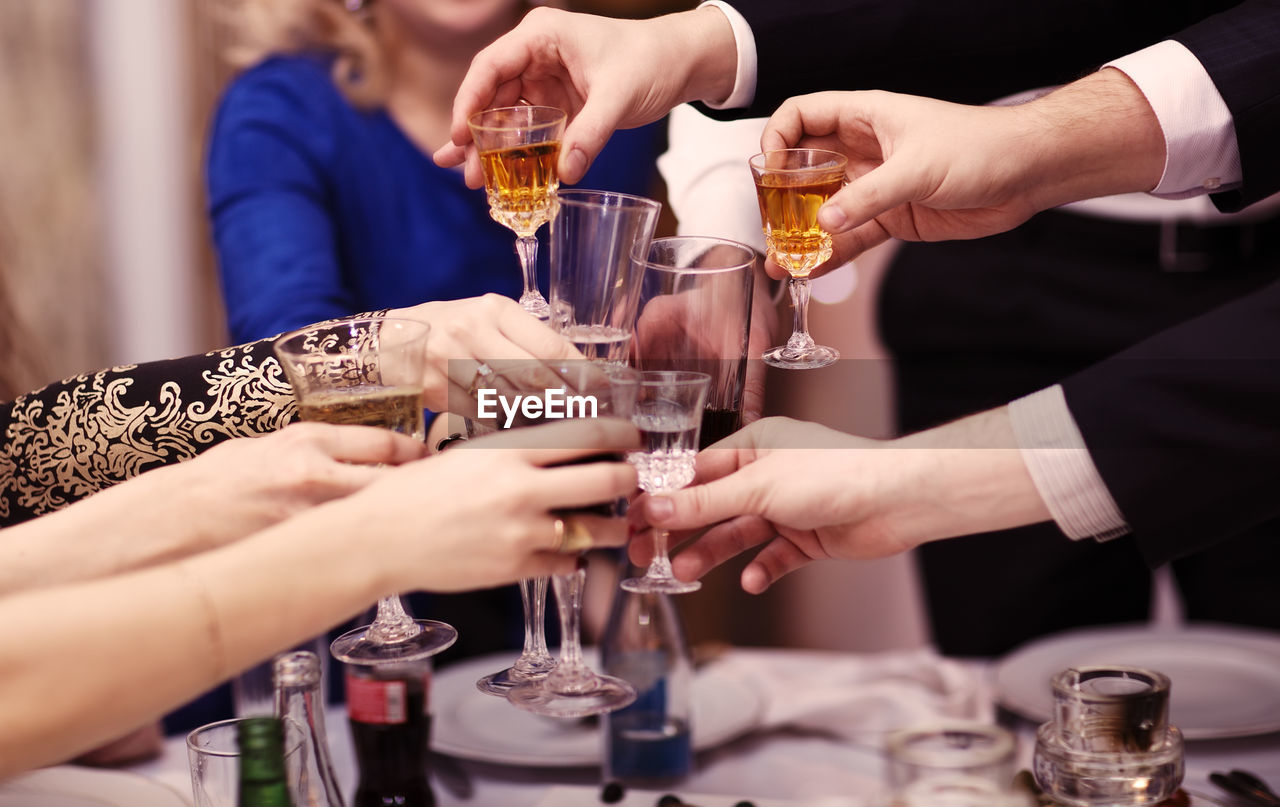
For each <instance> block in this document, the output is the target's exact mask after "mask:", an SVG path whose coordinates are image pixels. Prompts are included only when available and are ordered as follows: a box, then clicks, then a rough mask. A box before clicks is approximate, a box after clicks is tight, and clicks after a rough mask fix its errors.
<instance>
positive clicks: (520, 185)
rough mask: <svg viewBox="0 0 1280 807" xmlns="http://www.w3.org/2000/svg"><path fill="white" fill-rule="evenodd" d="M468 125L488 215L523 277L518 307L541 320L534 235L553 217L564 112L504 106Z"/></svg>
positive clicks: (543, 309) (547, 312) (544, 311)
mask: <svg viewBox="0 0 1280 807" xmlns="http://www.w3.org/2000/svg"><path fill="white" fill-rule="evenodd" d="M467 123H468V125H469V126H470V128H471V136H472V138H474V139H475V142H476V148H477V149H478V150H479V152H480V165H481V167H482V168H483V170H484V189H485V194H486V196H487V197H488V199H489V215H490V216H492V217H493V220H494V221H496V222H498V223H499V224H501V225H502V226H504V227H507V228H509V229H511V230H513V231H515V234H516V254H517V255H519V256H520V268H521V269H522V270H523V273H524V291H523V293H521V295H520V305H521V306H522V307H523V308H524V310H525V311H528V312H529V313H530V314H533V315H534V316H535V317H537V318H538V319H541V320H546V319H548V318H549V317H550V316H551V308H550V306H548V305H547V300H546V298H545V297H543V296H542V293H541V292H539V291H538V280H537V268H538V239H537V238H535V237H534V233H535V232H537V230H538V228H539V227H541V226H542V224H543V223H544V222H546V221H549V220H550V219H552V218H553V217H554V216H555V214H556V190H557V188H559V186H560V180H559V177H558V176H557V175H556V162H557V161H558V160H559V159H560V138H561V136H563V135H564V124H565V114H564V112H563V111H562V110H559V109H556V108H555V107H549V106H509V107H499V108H497V109H486V110H484V111H483V112H477V113H476V114H474V115H472V116H471V118H470V120H468V121H467Z"/></svg>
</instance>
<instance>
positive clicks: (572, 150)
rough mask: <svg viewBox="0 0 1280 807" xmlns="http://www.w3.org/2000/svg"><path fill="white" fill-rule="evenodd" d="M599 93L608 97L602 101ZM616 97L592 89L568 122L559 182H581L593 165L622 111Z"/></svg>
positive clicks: (567, 183)
mask: <svg viewBox="0 0 1280 807" xmlns="http://www.w3.org/2000/svg"><path fill="white" fill-rule="evenodd" d="M602 94H605V95H609V96H611V97H610V98H609V99H607V100H604V99H601V98H600V96H601V95H602ZM617 98H618V94H617V93H612V92H608V91H606V92H604V93H601V91H600V90H599V89H596V90H594V91H593V92H592V93H591V95H590V97H589V98H588V99H587V102H586V103H585V104H584V105H583V107H582V109H581V110H580V111H579V112H578V114H577V115H576V116H574V118H573V120H572V121H570V123H569V126H568V127H567V128H566V129H565V132H564V143H563V147H562V148H561V150H560V181H561V182H563V183H565V184H566V185H572V184H574V183H575V182H578V181H579V180H581V179H582V176H583V174H585V173H587V169H588V168H590V167H591V163H593V162H595V159H596V157H597V156H599V154H600V151H601V150H602V149H603V148H604V145H605V143H607V142H609V138H610V137H611V136H612V135H613V133H614V132H615V131H616V130H617V128H618V122H619V121H621V120H622V117H623V114H624V113H625V110H624V109H623V106H622V103H621V102H620V101H619V100H617Z"/></svg>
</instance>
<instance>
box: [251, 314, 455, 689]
mask: <svg viewBox="0 0 1280 807" xmlns="http://www.w3.org/2000/svg"><path fill="white" fill-rule="evenodd" d="M428 330H429V327H428V326H427V325H426V324H425V323H422V322H416V321H414V320H405V319H393V318H389V317H368V318H359V317H353V318H349V319H342V320H336V321H334V322H330V323H324V324H320V325H313V326H309V327H307V328H303V329H301V330H297V331H293V332H292V333H287V334H284V335H283V336H281V337H279V338H278V339H276V341H275V343H274V345H273V347H274V349H275V353H276V357H277V358H278V359H279V361H280V364H281V366H282V367H284V371H285V374H286V375H287V376H288V378H289V383H290V384H292V385H293V394H294V397H296V398H297V400H298V412H299V416H300V417H301V418H302V419H303V420H312V421H318V422H322V423H337V424H356V425H363V426H381V427H382V428H384V429H391V430H392V431H395V432H399V433H401V434H407V435H410V436H412V437H415V438H417V439H419V440H422V439H425V438H426V426H425V423H424V418H423V413H422V390H423V373H424V371H425V369H426V367H427V332H428ZM457 638H458V632H457V631H456V630H454V629H453V627H452V626H451V625H447V624H445V623H443V622H436V621H433V620H426V619H420V620H414V619H412V618H411V617H409V615H408V614H406V613H405V611H404V607H403V606H402V605H401V603H400V598H399V597H398V596H394V595H393V596H390V597H384V598H382V599H381V600H380V601H379V602H378V613H377V616H376V617H375V618H374V621H373V624H372V625H369V626H368V627H365V628H357V629H356V630H353V631H350V632H348V633H345V634H343V635H342V636H339V637H338V638H337V639H335V640H334V642H333V644H332V645H331V647H330V651H331V652H332V653H333V656H334V658H337V659H338V660H340V661H346V662H351V663H361V664H377V663H382V662H397V661H407V660H410V659H417V658H426V657H427V656H431V655H435V654H436V653H439V652H440V651H441V650H444V649H445V648H447V647H449V646H450V645H452V644H453V643H454V641H455V640H457Z"/></svg>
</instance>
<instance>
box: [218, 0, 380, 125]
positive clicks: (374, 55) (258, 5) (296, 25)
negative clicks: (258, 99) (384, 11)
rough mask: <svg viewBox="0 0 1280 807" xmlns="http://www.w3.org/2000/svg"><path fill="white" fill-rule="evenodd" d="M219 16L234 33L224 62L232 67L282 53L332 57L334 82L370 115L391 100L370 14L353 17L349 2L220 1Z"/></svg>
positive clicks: (365, 12)
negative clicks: (372, 109) (371, 110)
mask: <svg viewBox="0 0 1280 807" xmlns="http://www.w3.org/2000/svg"><path fill="white" fill-rule="evenodd" d="M368 2H370V0H366V4H367V3H368ZM219 12H220V13H219V16H220V17H221V21H222V22H223V24H224V25H226V26H227V27H228V28H229V29H230V32H231V43H232V44H231V45H230V46H229V47H228V48H227V49H226V52H225V53H224V57H225V58H226V60H227V61H228V62H229V63H230V64H231V65H232V66H234V67H237V68H244V67H248V66H250V65H253V64H256V63H257V62H260V61H262V60H263V59H265V58H267V57H268V56H271V55H272V54H277V53H307V52H311V53H315V52H320V53H330V54H333V55H334V57H335V58H334V62H333V81H334V83H335V84H336V85H337V86H338V89H340V90H341V91H342V94H343V95H344V96H345V97H346V98H347V100H348V101H350V102H351V103H352V104H353V105H355V106H358V107H361V108H365V109H367V108H370V107H376V106H379V105H381V104H382V103H383V102H384V101H385V100H386V95H387V89H388V86H389V84H390V82H389V79H388V71H387V65H386V60H385V58H384V56H383V52H382V48H381V46H380V45H379V43H378V38H377V35H376V33H375V30H374V25H375V21H374V19H373V17H374V15H372V14H370V13H369V12H368V9H364V10H361V11H358V12H354V13H353V12H351V11H348V10H347V9H346V7H345V6H344V4H343V0H220V3H219Z"/></svg>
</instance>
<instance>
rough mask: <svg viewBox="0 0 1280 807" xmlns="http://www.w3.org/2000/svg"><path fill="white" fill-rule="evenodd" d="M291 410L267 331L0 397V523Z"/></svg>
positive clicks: (281, 421)
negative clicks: (200, 351) (262, 336)
mask: <svg viewBox="0 0 1280 807" xmlns="http://www.w3.org/2000/svg"><path fill="white" fill-rule="evenodd" d="M296 417H297V406H296V404H295V403H294V399H293V391H292V388H291V387H290V386H289V383H288V381H287V379H285V377H284V373H283V371H282V369H281V367H280V365H279V363H278V362H277V361H276V359H275V356H273V355H272V352H271V340H269V339H268V340H262V341H259V342H252V343H249V344H246V345H240V346H237V347H230V348H225V349H222V350H217V351H214V352H212V353H206V354H204V355H197V356H186V357H183V358H179V359H168V360H164V361H156V362H149V363H146V364H135V365H123V366H119V367H111V368H108V369H105V370H98V371H96V372H92V373H85V374H82V375H77V376H74V377H72V378H68V379H65V380H63V381H60V382H57V383H54V384H50V385H49V386H47V387H44V388H43V389H40V390H36V391H34V392H30V393H28V394H26V395H23V396H20V397H19V398H18V399H17V400H15V401H12V402H8V403H4V404H0V430H2V431H0V433H2V434H3V446H2V447H0V526H8V525H11V524H16V523H19V522H21V521H25V520H27V519H29V518H33V517H35V516H39V515H42V514H44V513H47V512H50V511H52V510H57V509H58V508H60V507H65V506H66V505H68V504H71V503H72V502H74V501H77V500H79V499H82V498H84V497H86V496H88V495H90V494H92V493H94V492H96V491H98V490H101V489H103V488H105V487H108V486H110V485H113V484H116V483H117V482H122V481H124V480H126V479H129V478H130V477H133V476H136V475H138V474H140V473H142V472H143V471H146V470H148V469H150V468H155V467H158V466H161V465H167V464H169V463H173V462H180V461H182V460H186V459H190V458H191V457H193V456H195V455H196V454H199V453H200V452H202V451H205V450H206V449H208V448H209V447H211V446H214V445H217V444H218V443H220V442H222V441H223V440H227V439H230V438H232V437H252V436H255V435H261V434H265V433H267V432H271V431H275V430H277V429H280V428H282V427H283V426H285V425H286V424H288V423H290V422H291V421H293V420H295V419H296Z"/></svg>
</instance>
